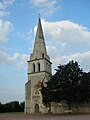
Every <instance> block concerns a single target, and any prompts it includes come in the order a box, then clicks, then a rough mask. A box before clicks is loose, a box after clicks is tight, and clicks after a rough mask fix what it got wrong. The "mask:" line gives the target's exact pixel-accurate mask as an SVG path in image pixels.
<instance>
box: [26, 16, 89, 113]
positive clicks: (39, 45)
mask: <svg viewBox="0 0 90 120" xmlns="http://www.w3.org/2000/svg"><path fill="white" fill-rule="evenodd" d="M27 75H28V82H27V83H26V84H25V113H30V114H34V113H41V114H44V113H48V108H46V107H45V106H44V105H43V102H42V94H41V92H40V90H41V85H42V83H45V82H47V81H48V80H50V78H51V75H52V63H51V61H50V57H49V56H48V54H47V50H46V45H45V39H44V34H43V30H42V24H41V19H40V17H39V19H38V25H37V31H36V36H35V42H34V47H33V52H32V54H31V55H30V60H29V61H28V73H27ZM51 112H52V113H53V114H66V113H68V112H73V113H78V111H77V109H76V108H74V107H73V108H72V110H71V111H69V110H68V107H67V105H66V104H65V103H52V104H51ZM79 113H90V104H82V105H81V106H80V107H79Z"/></svg>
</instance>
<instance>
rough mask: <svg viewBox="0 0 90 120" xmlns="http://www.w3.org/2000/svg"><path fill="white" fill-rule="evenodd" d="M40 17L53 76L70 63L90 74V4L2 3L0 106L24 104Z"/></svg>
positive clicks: (50, 0)
mask: <svg viewBox="0 0 90 120" xmlns="http://www.w3.org/2000/svg"><path fill="white" fill-rule="evenodd" d="M39 13H40V16H41V22H42V27H43V31H44V37H45V43H46V47H47V52H48V55H49V56H50V59H51V62H52V73H54V72H55V68H57V66H58V65H59V64H67V63H68V61H70V60H75V61H77V62H78V63H79V65H80V68H83V71H86V72H88V71H90V0H0V102H2V103H6V102H10V101H14V100H18V101H20V102H22V101H24V100H25V83H26V82H27V81H28V79H27V61H28V60H29V59H30V54H31V53H32V50H33V44H34V38H35V31H36V27H37V22H38V16H39Z"/></svg>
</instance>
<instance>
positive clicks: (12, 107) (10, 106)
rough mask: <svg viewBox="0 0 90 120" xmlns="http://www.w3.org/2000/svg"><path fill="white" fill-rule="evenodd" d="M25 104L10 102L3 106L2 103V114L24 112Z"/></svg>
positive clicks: (0, 109)
mask: <svg viewBox="0 0 90 120" xmlns="http://www.w3.org/2000/svg"><path fill="white" fill-rule="evenodd" d="M24 106H25V102H21V103H20V104H19V102H18V101H12V102H8V103H6V104H2V103H1V102H0V113H3V112H24Z"/></svg>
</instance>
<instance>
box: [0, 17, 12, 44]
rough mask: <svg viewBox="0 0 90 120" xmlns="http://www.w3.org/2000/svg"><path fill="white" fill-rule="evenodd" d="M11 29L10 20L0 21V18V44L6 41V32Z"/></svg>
mask: <svg viewBox="0 0 90 120" xmlns="http://www.w3.org/2000/svg"><path fill="white" fill-rule="evenodd" d="M12 29H13V25H12V23H11V22H10V21H2V20H1V19H0V44H4V43H6V42H7V41H8V34H9V32H10V31H11V30H12Z"/></svg>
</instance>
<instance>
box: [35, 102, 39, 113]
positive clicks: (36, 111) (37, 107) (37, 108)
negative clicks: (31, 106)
mask: <svg viewBox="0 0 90 120" xmlns="http://www.w3.org/2000/svg"><path fill="white" fill-rule="evenodd" d="M35 113H39V105H38V104H36V105H35Z"/></svg>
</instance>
